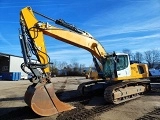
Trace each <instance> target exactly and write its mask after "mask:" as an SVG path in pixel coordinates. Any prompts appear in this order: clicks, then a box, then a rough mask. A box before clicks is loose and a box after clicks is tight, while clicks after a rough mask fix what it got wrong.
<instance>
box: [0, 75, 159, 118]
mask: <svg viewBox="0 0 160 120" xmlns="http://www.w3.org/2000/svg"><path fill="white" fill-rule="evenodd" d="M85 81H88V80H87V79H85V78H84V77H55V78H52V82H53V83H54V86H55V91H57V92H61V93H62V94H61V96H60V99H61V100H63V99H67V98H73V101H74V98H75V96H78V92H77V91H76V89H77V87H78V85H79V84H80V83H82V82H85ZM30 84H31V83H30V82H29V81H28V80H20V81H0V91H1V92H0V119H2V120H11V119H13V120H18V119H19V120H22V119H25V120H33V119H36V120H50V119H52V120H54V119H56V118H57V115H53V116H50V117H40V116H38V115H36V114H35V113H34V112H33V111H32V110H31V109H30V108H29V107H28V106H27V105H26V103H25V102H24V101H23V96H24V93H25V91H26V89H27V87H28V86H29V85H30ZM152 87H153V91H152V92H150V93H148V94H147V95H143V96H142V97H141V98H138V99H136V100H133V101H130V102H127V103H125V104H124V105H121V106H118V107H115V108H112V109H111V110H110V111H107V112H105V111H104V112H102V113H100V114H99V115H98V116H96V117H95V118H94V119H95V120H136V119H137V120H150V119H152V120H160V90H159V89H160V84H153V85H152ZM155 87H156V88H155ZM157 88H159V89H158V90H157ZM63 92H64V93H63ZM71 102H72V101H71ZM104 103H105V101H104V99H103V97H100V96H95V97H93V98H92V99H91V100H90V101H89V102H88V104H86V105H85V109H91V108H93V107H95V106H98V105H103V104H104Z"/></svg>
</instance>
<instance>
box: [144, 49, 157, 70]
mask: <svg viewBox="0 0 160 120" xmlns="http://www.w3.org/2000/svg"><path fill="white" fill-rule="evenodd" d="M144 59H145V60H146V61H147V63H148V66H149V68H152V67H153V66H154V65H155V63H156V62H159V61H160V51H159V50H148V51H146V52H144Z"/></svg>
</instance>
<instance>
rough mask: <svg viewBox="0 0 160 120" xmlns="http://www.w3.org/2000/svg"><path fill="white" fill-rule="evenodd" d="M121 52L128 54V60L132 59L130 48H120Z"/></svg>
mask: <svg viewBox="0 0 160 120" xmlns="http://www.w3.org/2000/svg"><path fill="white" fill-rule="evenodd" d="M122 52H123V53H126V54H128V56H129V58H130V60H133V53H132V52H131V50H130V49H127V48H125V49H123V50H122Z"/></svg>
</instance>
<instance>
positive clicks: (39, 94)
mask: <svg viewBox="0 0 160 120" xmlns="http://www.w3.org/2000/svg"><path fill="white" fill-rule="evenodd" d="M24 100H25V102H26V104H27V105H28V106H30V107H31V109H32V110H33V111H34V112H35V113H36V114H38V115H40V116H51V115H54V114H57V113H60V112H64V111H68V110H72V109H74V108H75V107H74V106H72V105H70V104H67V103H64V102H62V101H60V100H59V99H58V98H57V96H56V94H55V91H54V86H53V83H48V84H45V85H39V86H36V87H34V86H33V85H30V86H29V87H28V89H27V91H26V93H25V96H24Z"/></svg>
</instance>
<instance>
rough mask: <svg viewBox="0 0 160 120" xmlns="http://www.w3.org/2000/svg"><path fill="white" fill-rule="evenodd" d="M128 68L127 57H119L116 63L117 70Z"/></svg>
mask: <svg viewBox="0 0 160 120" xmlns="http://www.w3.org/2000/svg"><path fill="white" fill-rule="evenodd" d="M127 67H128V56H127V55H119V56H118V62H117V70H118V71H119V70H123V69H125V68H127Z"/></svg>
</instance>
